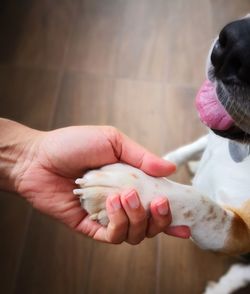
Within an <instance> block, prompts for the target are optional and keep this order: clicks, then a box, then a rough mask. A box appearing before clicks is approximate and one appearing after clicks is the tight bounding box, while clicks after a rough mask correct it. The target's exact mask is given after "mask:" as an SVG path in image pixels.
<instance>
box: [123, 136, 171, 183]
mask: <svg viewBox="0 0 250 294" xmlns="http://www.w3.org/2000/svg"><path fill="white" fill-rule="evenodd" d="M121 138H122V141H121V145H122V153H121V160H122V161H124V162H126V163H128V164H131V165H133V166H134V167H137V168H139V169H141V170H143V171H144V172H145V173H147V174H149V175H151V176H155V177H162V176H168V175H170V174H172V173H173V172H174V171H175V170H176V166H175V164H173V163H171V162H169V161H166V160H164V159H161V158H159V157H157V156H156V155H154V154H152V153H151V152H149V151H147V150H146V149H145V148H143V147H142V146H140V145H139V144H137V143H135V142H134V141H132V140H131V139H130V138H128V137H127V136H126V135H124V134H121Z"/></svg>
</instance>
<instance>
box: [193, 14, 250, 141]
mask: <svg viewBox="0 0 250 294" xmlns="http://www.w3.org/2000/svg"><path fill="white" fill-rule="evenodd" d="M207 78H208V79H207V81H206V82H205V83H204V84H203V86H202V87H201V89H200V91H199V93H198V95H197V97H196V106H197V109H198V112H199V115H200V118H201V120H202V122H203V123H204V124H206V125H207V126H208V127H209V128H211V129H212V130H213V131H214V132H215V133H216V134H217V135H220V136H222V137H226V138H229V139H231V140H236V141H238V142H241V143H248V144H249V143H250V15H247V16H246V17H245V18H243V19H240V20H237V21H233V22H231V23H229V24H228V25H226V26H225V27H224V28H223V29H222V30H221V32H220V34H219V36H218V37H217V38H216V39H215V41H214V43H213V45H212V47H211V50H210V52H209V56H208V61H207Z"/></svg>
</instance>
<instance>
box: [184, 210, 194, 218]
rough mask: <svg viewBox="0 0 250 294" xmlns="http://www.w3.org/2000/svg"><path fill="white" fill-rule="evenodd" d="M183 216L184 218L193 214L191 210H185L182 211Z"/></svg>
mask: <svg viewBox="0 0 250 294" xmlns="http://www.w3.org/2000/svg"><path fill="white" fill-rule="evenodd" d="M183 216H184V217H185V218H190V217H192V216H193V213H192V211H191V210H188V211H187V212H185V213H183Z"/></svg>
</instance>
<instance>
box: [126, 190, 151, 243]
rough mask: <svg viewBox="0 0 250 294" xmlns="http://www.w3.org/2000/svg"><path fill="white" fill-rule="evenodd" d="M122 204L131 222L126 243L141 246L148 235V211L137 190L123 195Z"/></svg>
mask: <svg viewBox="0 0 250 294" xmlns="http://www.w3.org/2000/svg"><path fill="white" fill-rule="evenodd" d="M121 203H122V206H123V209H124V210H125V212H126V214H127V217H128V221H129V230H128V235H127V240H126V241H127V243H129V244H133V245H135V244H139V243H140V242H141V241H142V240H143V239H144V238H145V234H146V228H147V214H146V211H145V209H144V208H143V206H142V204H141V202H140V199H139V197H138V195H137V193H136V191H135V190H131V191H129V192H128V193H123V194H122V195H121Z"/></svg>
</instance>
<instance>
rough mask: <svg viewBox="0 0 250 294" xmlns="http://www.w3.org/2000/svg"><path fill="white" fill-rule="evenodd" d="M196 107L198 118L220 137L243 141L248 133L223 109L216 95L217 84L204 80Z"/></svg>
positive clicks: (247, 137) (249, 136)
mask: <svg viewBox="0 0 250 294" xmlns="http://www.w3.org/2000/svg"><path fill="white" fill-rule="evenodd" d="M196 108H197V110H198V113H199V117H200V120H201V121H202V123H204V124H205V125H206V126H208V127H209V128H210V129H212V131H213V132H214V133H215V134H217V135H219V136H222V137H225V138H228V139H232V140H237V141H245V140H246V139H250V135H249V134H248V133H246V132H245V131H243V130H242V129H241V128H240V127H239V126H237V124H236V123H235V121H234V119H233V118H232V117H231V116H230V114H229V113H228V112H227V111H226V110H225V108H224V106H223V105H222V104H221V102H220V100H219V99H218V96H217V84H216V82H211V81H209V80H206V81H205V82H204V83H203V85H202V86H201V88H200V90H199V92H198V94H197V96H196Z"/></svg>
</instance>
